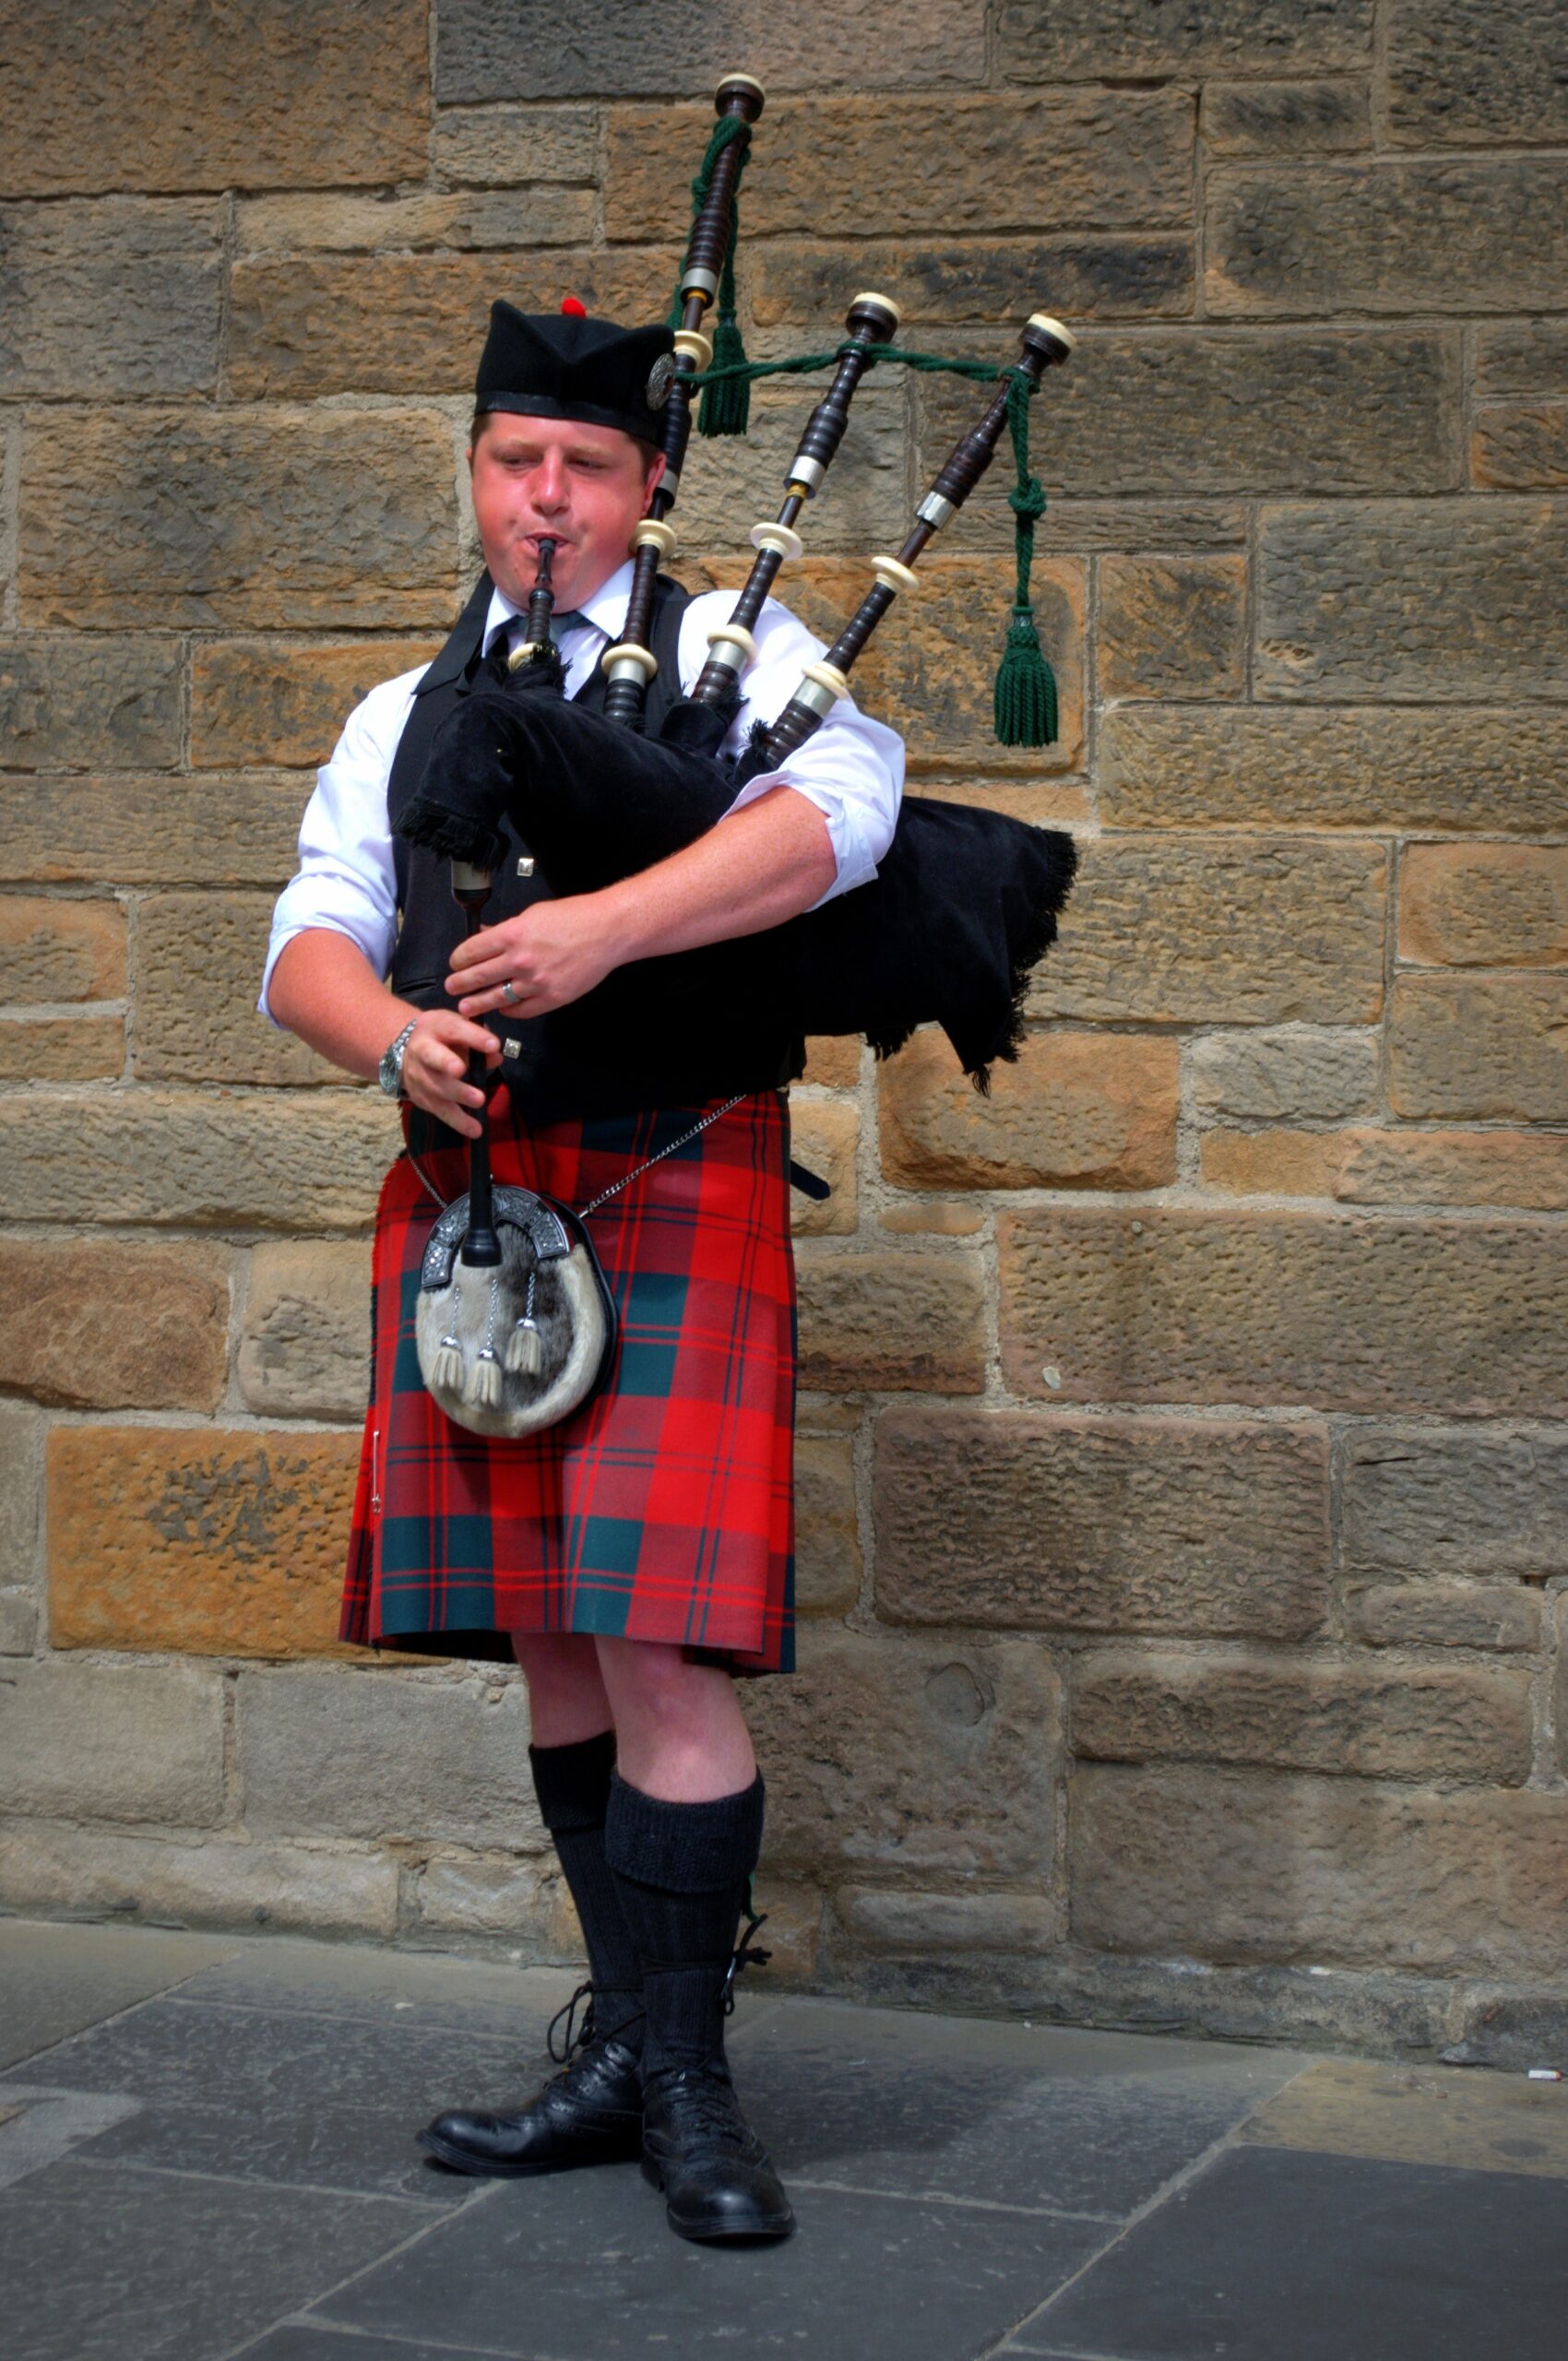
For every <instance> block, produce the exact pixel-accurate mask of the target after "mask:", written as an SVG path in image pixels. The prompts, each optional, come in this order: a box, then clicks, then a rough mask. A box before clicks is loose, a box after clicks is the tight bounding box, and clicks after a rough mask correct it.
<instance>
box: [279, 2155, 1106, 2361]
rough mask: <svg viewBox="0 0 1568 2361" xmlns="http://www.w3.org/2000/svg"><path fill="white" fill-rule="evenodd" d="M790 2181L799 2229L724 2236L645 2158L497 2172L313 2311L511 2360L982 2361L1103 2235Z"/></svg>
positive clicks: (1061, 2223)
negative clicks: (730, 2356)
mask: <svg viewBox="0 0 1568 2361" xmlns="http://www.w3.org/2000/svg"><path fill="white" fill-rule="evenodd" d="M793 2195H794V2201H795V2211H796V2214H797V2216H798V2219H799V2223H800V2227H799V2230H798V2232H797V2234H796V2236H795V2237H793V2238H791V2239H789V2240H787V2241H785V2242H784V2243H783V2244H781V2245H777V2246H771V2247H751V2248H722V2249H714V2248H705V2247H697V2246H693V2245H692V2244H690V2243H689V2242H688V2241H685V2240H683V2239H680V2238H676V2237H674V2236H671V2232H670V2230H669V2229H668V2227H667V2226H666V2224H665V2220H664V2207H663V2203H662V2201H661V2200H660V2198H659V2196H658V2195H657V2193H656V2192H655V2191H654V2190H653V2189H649V2188H648V2186H647V2183H646V2182H645V2181H644V2180H643V2178H642V2176H641V2174H640V2172H639V2171H638V2169H637V2167H636V2165H616V2166H612V2167H603V2166H601V2167H600V2168H598V2169H596V2170H595V2171H593V2172H591V2173H577V2174H565V2175H562V2176H560V2177H555V2178H552V2179H548V2180H536V2181H532V2182H522V2183H517V2182H507V2183H502V2184H500V2185H499V2186H496V2187H493V2189H491V2191H490V2193H488V2194H487V2195H486V2196H485V2197H484V2198H482V2199H481V2201H479V2202H478V2203H474V2204H469V2205H468V2206H466V2207H465V2208H464V2209H463V2211H462V2212H461V2213H459V2214H457V2216H456V2218H455V2219H453V2220H452V2221H450V2222H447V2223H445V2224H443V2225H441V2226H440V2227H438V2228H437V2229H436V2230H434V2232H432V2233H431V2235H430V2236H427V2237H425V2238H423V2239H422V2240H421V2242H420V2244H419V2245H418V2246H417V2247H416V2248H412V2249H410V2251H409V2252H407V2253H406V2254H403V2255H400V2256H395V2257H394V2258H392V2260H390V2261H388V2262H386V2263H384V2264H380V2265H378V2266H376V2267H375V2268H374V2269H373V2270H371V2271H369V2272H365V2273H364V2274H363V2275H362V2277H361V2278H359V2279H358V2280H356V2281H355V2282H354V2284H353V2285H352V2286H350V2287H348V2288H346V2289H344V2290H343V2291H342V2292H341V2293H340V2294H339V2295H337V2296H328V2297H327V2298H326V2299H325V2301H323V2302H322V2303H320V2304H318V2305H316V2306H315V2307H312V2308H311V2315H310V2316H311V2317H312V2319H315V2318H316V2317H317V2316H319V2318H320V2319H321V2321H322V2322H323V2323H324V2324H325V2323H327V2322H335V2323H338V2324H339V2325H341V2326H344V2327H351V2328H354V2329H358V2330H362V2331H365V2332H366V2333H367V2334H377V2335H383V2336H386V2335H391V2336H396V2337H404V2338H407V2339H410V2340H411V2341H414V2342H416V2343H417V2342H418V2341H419V2340H420V2339H423V2340H424V2341H425V2342H426V2343H432V2344H445V2345H446V2346H448V2347H454V2346H455V2347H456V2348H457V2349H458V2350H459V2351H475V2352H482V2353H486V2354H495V2355H506V2356H508V2361H634V2356H642V2355H651V2356H656V2361H671V2356H672V2355H681V2356H684V2355H688V2354H705V2353H720V2352H722V2353H734V2352H737V2351H743V2352H745V2353H746V2354H748V2355H766V2354H779V2353H788V2354H791V2355H804V2356H812V2361H815V2356H819V2355H820V2356H822V2361H829V2356H834V2357H835V2361H836V2356H838V2355H849V2354H852V2355H854V2361H915V2356H918V2361H970V2356H972V2355H976V2354H980V2353H984V2352H985V2351H987V2350H988V2348H989V2347H990V2346H991V2345H992V2344H994V2343H996V2342H997V2341H998V2340H999V2339H1000V2338H1001V2337H1003V2336H1004V2335H1005V2334H1006V2333H1007V2331H1008V2330H1009V2329H1010V2328H1011V2327H1013V2326H1014V2325H1015V2323H1016V2322H1017V2321H1018V2320H1019V2319H1021V2318H1022V2317H1023V2316H1024V2315H1025V2314H1026V2313H1027V2312H1028V2311H1029V2310H1030V2309H1032V2308H1033V2306H1034V2305H1035V2304H1037V2303H1038V2302H1039V2301H1040V2300H1041V2299H1042V2298H1043V2297H1044V2296H1046V2295H1047V2294H1049V2293H1050V2291H1051V2288H1052V2287H1055V2286H1060V2285H1061V2284H1063V2281H1064V2280H1065V2279H1066V2278H1067V2277H1068V2276H1069V2275H1070V2274H1071V2273H1072V2272H1074V2271H1075V2270H1077V2269H1078V2268H1079V2267H1080V2265H1081V2264H1082V2263H1083V2262H1084V2261H1085V2260H1087V2257H1088V2255H1089V2254H1091V2253H1092V2252H1093V2251H1094V2249H1095V2248H1096V2247H1097V2246H1098V2245H1099V2244H1100V2243H1101V2242H1102V2241H1103V2239H1104V2236H1105V2231H1104V2228H1103V2226H1102V2225H1099V2224H1098V2223H1090V2222H1077V2221H1068V2220H1064V2219H1063V2218H1062V2217H1061V2216H1059V2215H1052V2214H1044V2213H1016V2212H1008V2211H1003V2210H1001V2209H993V2208H989V2207H981V2206H968V2205H962V2206H961V2205H953V2204H940V2203H938V2204H929V2203H923V2202H921V2201H909V2200H907V2199H903V2198H896V2197H881V2196H864V2197H858V2198H857V2199H856V2200H855V2201H854V2203H853V2204H847V2203H846V2202H845V2201H844V2200H843V2199H842V2198H841V2197H839V2196H837V2195H835V2194H833V2193H830V2192H828V2191H826V2190H815V2189H797V2190H796V2191H794V2192H793ZM360 2355H361V2348H360V2347H359V2346H357V2345H355V2346H351V2347H349V2348H347V2350H346V2354H345V2361H360Z"/></svg>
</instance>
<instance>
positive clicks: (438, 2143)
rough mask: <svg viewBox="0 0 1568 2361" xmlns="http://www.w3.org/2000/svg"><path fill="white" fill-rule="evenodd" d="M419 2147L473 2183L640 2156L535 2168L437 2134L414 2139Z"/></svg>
mask: <svg viewBox="0 0 1568 2361" xmlns="http://www.w3.org/2000/svg"><path fill="white" fill-rule="evenodd" d="M414 2144H415V2145H416V2147H420V2148H422V2149H423V2150H424V2152H425V2154H426V2155H427V2156H434V2159H435V2161H436V2163H437V2164H438V2165H444V2166H445V2169H446V2170H447V2171H448V2172H449V2173H464V2174H466V2175H467V2176H468V2177H469V2179H470V2180H531V2179H534V2178H536V2177H538V2176H539V2175H540V2173H575V2172H585V2171H588V2170H589V2169H591V2167H592V2166H593V2165H629V2164H631V2163H632V2162H633V2160H634V2158H635V2157H636V2154H637V2151H636V2148H626V2149H624V2150H621V2151H619V2152H615V2151H612V2152H611V2153H608V2154H603V2155H597V2156H561V2157H557V2158H553V2159H550V2160H545V2161H540V2162H539V2163H536V2164H515V2165H512V2164H506V2163H505V2162H503V2161H502V2160H500V2159H499V2158H497V2159H496V2160H494V2161H491V2160H490V2159H488V2158H484V2157H480V2156H476V2155H474V2154H473V2153H472V2152H471V2150H469V2149H468V2148H459V2147H458V2146H457V2142H455V2141H451V2140H439V2139H437V2138H436V2136H435V2134H434V2132H430V2131H420V2132H416V2134H415V2136H414Z"/></svg>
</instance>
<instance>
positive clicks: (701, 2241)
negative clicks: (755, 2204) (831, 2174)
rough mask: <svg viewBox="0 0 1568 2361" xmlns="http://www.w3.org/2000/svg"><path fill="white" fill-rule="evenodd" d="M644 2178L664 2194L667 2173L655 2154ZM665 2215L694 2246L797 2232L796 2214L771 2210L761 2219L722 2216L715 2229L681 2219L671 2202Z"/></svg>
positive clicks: (755, 2242) (747, 2242)
mask: <svg viewBox="0 0 1568 2361" xmlns="http://www.w3.org/2000/svg"><path fill="white" fill-rule="evenodd" d="M642 2163H643V2178H644V2180H646V2181H647V2182H649V2183H650V2184H651V2186H652V2187H653V2188H655V2189H658V2190H659V2194H660V2195H661V2196H662V2194H663V2191H664V2175H663V2173H662V2172H661V2171H660V2169H659V2165H656V2164H655V2163H654V2161H653V2159H652V2157H651V2156H648V2155H645V2156H644V2157H643V2160H642ZM664 2218H665V2220H666V2221H667V2222H668V2223H669V2225H670V2227H671V2229H672V2230H673V2231H674V2233H675V2235H676V2236H677V2237H679V2238H689V2239H690V2240H691V2242H692V2244H693V2245H694V2246H705V2247H716V2246H760V2245H761V2244H762V2243H763V2241H764V2240H768V2241H777V2240H778V2239H779V2238H787V2237H790V2236H791V2235H792V2234H793V2231H794V2227H795V2217H794V2215H793V2213H771V2214H768V2215H766V2216H765V2217H764V2218H763V2219H762V2220H761V2221H757V2222H746V2223H740V2222H734V2221H727V2220H724V2219H723V2218H720V2219H719V2221H718V2222H716V2223H715V2225H714V2226H713V2228H712V2229H699V2228H698V2227H697V2225H695V2223H687V2222H678V2221H677V2220H676V2218H675V2216H674V2214H673V2213H671V2210H670V2208H669V2206H668V2205H666V2206H665V2209H664Z"/></svg>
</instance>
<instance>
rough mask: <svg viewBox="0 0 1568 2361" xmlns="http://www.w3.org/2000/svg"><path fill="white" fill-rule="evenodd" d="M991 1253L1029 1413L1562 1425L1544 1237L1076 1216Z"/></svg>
mask: <svg viewBox="0 0 1568 2361" xmlns="http://www.w3.org/2000/svg"><path fill="white" fill-rule="evenodd" d="M997 1237H998V1245H999V1249H1000V1258H1001V1272H1002V1361H1003V1369H1004V1375H1005V1378H1006V1382H1007V1383H1008V1384H1009V1385H1010V1386H1011V1387H1012V1388H1013V1389H1014V1391H1015V1392H1016V1393H1018V1394H1026V1395H1035V1396H1037V1397H1038V1396H1039V1395H1040V1394H1044V1393H1046V1392H1051V1393H1054V1394H1058V1395H1059V1398H1061V1399H1063V1400H1064V1401H1069V1402H1074V1401H1105V1400H1107V1399H1114V1400H1119V1401H1123V1402H1192V1403H1201V1402H1214V1403H1227V1402H1240V1403H1247V1404H1258V1405H1263V1404H1268V1403H1277V1404H1287V1405H1296V1404H1311V1405H1314V1406H1316V1405H1322V1406H1324V1408H1332V1409H1334V1410H1336V1411H1353V1410H1395V1409H1403V1410H1431V1411H1447V1412H1449V1413H1450V1414H1452V1415H1454V1416H1456V1417H1463V1418H1468V1417H1496V1416H1500V1415H1505V1414H1507V1413H1510V1412H1512V1413H1515V1414H1524V1415H1527V1416H1529V1417H1531V1418H1549V1417H1553V1416H1558V1415H1561V1414H1562V1410H1563V1408H1564V1407H1568V1273H1565V1272H1564V1271H1563V1268H1562V1252H1561V1248H1560V1245H1559V1243H1558V1228H1557V1226H1556V1225H1555V1224H1554V1223H1551V1222H1547V1221H1528V1220H1514V1221H1506V1220H1494V1221H1482V1220H1474V1219H1471V1220H1441V1219H1433V1218H1431V1217H1430V1216H1428V1217H1426V1218H1422V1219H1409V1220H1402V1219H1399V1218H1397V1217H1395V1216H1380V1217H1378V1218H1376V1219H1371V1220H1369V1219H1367V1218H1365V1217H1364V1216H1363V1217H1361V1218H1356V1217H1353V1216H1344V1215H1333V1214H1312V1213H1261V1212H1260V1213H1245V1214H1243V1213H1234V1214H1232V1213H1229V1212H1226V1213H1222V1214H1212V1213H1206V1212H1203V1213H1198V1212H1184V1211H1176V1210H1174V1209H1167V1208H1162V1207H1160V1208H1155V1207H1151V1208H1148V1209H1146V1211H1144V1212H1143V1213H1141V1214H1140V1215H1138V1216H1135V1217H1134V1216H1133V1215H1132V1214H1131V1213H1123V1211H1122V1210H1120V1209H1119V1208H1117V1207H1114V1206H1107V1207H1104V1208H1095V1209H1092V1210H1091V1209H1090V1208H1089V1207H1087V1206H1071V1207H1067V1208H1063V1209H1061V1210H1054V1209H1053V1210H1046V1209H1045V1208H1043V1207H1042V1208H1039V1209H1036V1210H1034V1211H1031V1212H1028V1213H1005V1214H1002V1215H1000V1216H998V1219H997ZM1042 1363H1045V1364H1047V1365H1049V1366H1051V1368H1053V1369H1054V1370H1057V1371H1058V1374H1059V1379H1060V1383H1059V1385H1058V1386H1057V1387H1048V1386H1047V1385H1046V1383H1045V1381H1044V1380H1043V1378H1042V1377H1041V1375H1040V1370H1041V1365H1042Z"/></svg>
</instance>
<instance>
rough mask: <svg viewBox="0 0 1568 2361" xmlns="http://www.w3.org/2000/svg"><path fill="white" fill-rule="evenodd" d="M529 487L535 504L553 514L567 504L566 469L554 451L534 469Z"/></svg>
mask: <svg viewBox="0 0 1568 2361" xmlns="http://www.w3.org/2000/svg"><path fill="white" fill-rule="evenodd" d="M529 491H530V492H532V494H533V504H534V506H535V507H536V508H538V509H540V510H543V511H544V512H545V513H547V514H549V515H551V516H553V515H555V514H556V513H557V512H558V511H559V510H560V509H563V508H564V506H565V505H566V470H565V468H564V465H563V464H562V462H561V460H560V458H559V457H557V456H556V454H555V453H554V452H553V451H552V453H551V454H550V457H548V458H545V459H541V460H540V463H539V465H538V467H537V468H536V469H534V471H533V481H532V483H531V484H530V485H529Z"/></svg>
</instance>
